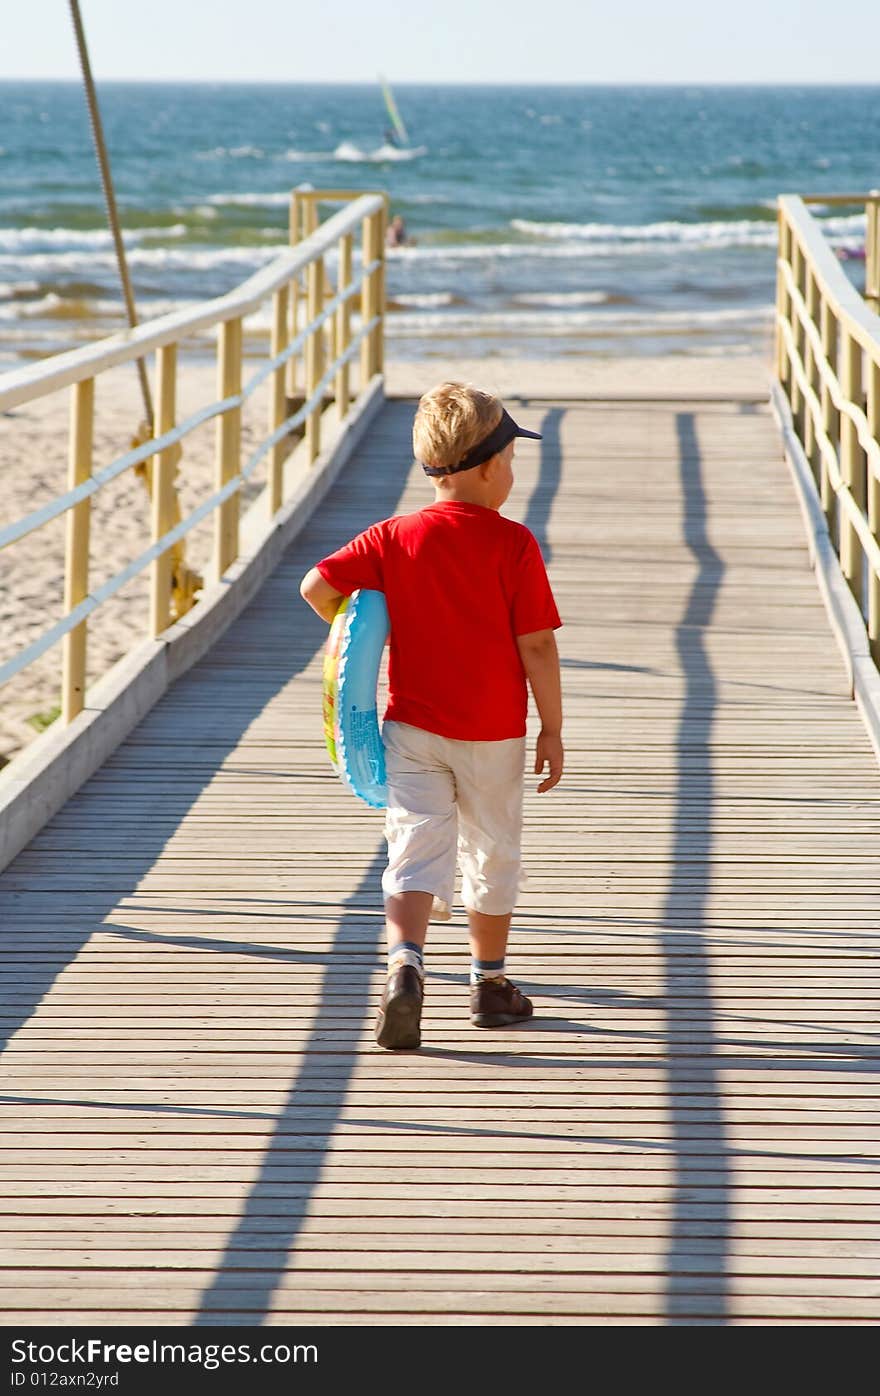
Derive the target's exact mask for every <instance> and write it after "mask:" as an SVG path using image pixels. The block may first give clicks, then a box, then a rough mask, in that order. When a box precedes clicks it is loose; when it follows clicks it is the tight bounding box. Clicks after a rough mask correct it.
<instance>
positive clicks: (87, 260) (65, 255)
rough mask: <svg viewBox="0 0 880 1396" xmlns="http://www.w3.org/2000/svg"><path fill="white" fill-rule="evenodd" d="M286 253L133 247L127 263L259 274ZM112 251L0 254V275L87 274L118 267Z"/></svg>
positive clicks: (257, 249) (276, 249) (269, 248)
mask: <svg viewBox="0 0 880 1396" xmlns="http://www.w3.org/2000/svg"><path fill="white" fill-rule="evenodd" d="M283 250H284V247H283V246H282V245H281V244H277V245H275V246H269V245H267V246H265V247H205V246H203V245H200V244H195V243H191V244H190V245H189V246H187V247H134V248H132V250H131V252H130V254H129V257H128V263H129V265H130V266H132V267H170V268H175V269H176V268H180V269H181V270H184V271H204V270H211V269H212V268H216V267H225V266H230V267H235V268H244V270H245V272H247V271H256V270H257V269H258V267H263V266H265V265H266V263H267V262H271V261H272V260H273V259H274V258H275V257H277V256H278V255H279V253H280V252H282V251H283ZM115 266H116V258H115V256H114V254H113V253H112V252H103V251H100V252H92V253H90V254H88V255H86V254H85V253H83V252H55V253H49V252H37V253H33V254H31V255H29V256H10V255H3V254H2V253H0V275H13V274H14V273H15V272H21V271H27V272H31V273H36V274H39V275H40V276H41V277H42V279H43V280H44V281H45V280H50V279H51V278H52V276H53V275H55V274H58V273H65V274H67V275H73V274H77V273H78V274H83V275H87V274H89V273H91V272H94V271H96V270H98V269H99V268H105V267H109V268H115Z"/></svg>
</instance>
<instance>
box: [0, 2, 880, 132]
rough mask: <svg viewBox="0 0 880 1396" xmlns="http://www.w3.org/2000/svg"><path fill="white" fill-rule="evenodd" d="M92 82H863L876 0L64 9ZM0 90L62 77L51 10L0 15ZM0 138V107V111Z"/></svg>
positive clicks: (68, 34)
mask: <svg viewBox="0 0 880 1396" xmlns="http://www.w3.org/2000/svg"><path fill="white" fill-rule="evenodd" d="M80 8H81V12H82V15H83V21H84V24H85V29H86V35H87V38H88V41H89V47H90V51H91V55H92V66H93V69H94V72H95V76H96V78H97V79H98V80H99V81H100V79H102V78H104V79H112V78H116V79H131V78H145V79H153V80H173V79H189V80H197V81H243V82H244V81H247V82H365V83H372V82H375V81H376V77H377V74H378V73H380V72H382V73H385V74H386V75H387V76H388V78H389V79H390V81H391V82H392V83H406V82H418V83H424V82H443V83H449V82H463V83H471V82H483V83H485V82H512V83H526V82H533V83H559V82H565V83H583V84H589V83H676V82H679V83H703V84H708V83H762V82H782V83H797V82H802V83H876V82H877V80H878V68H877V54H878V52H880V3H878V0H847V2H846V4H844V5H837V4H832V3H830V0H736V3H734V4H726V5H722V4H719V3H718V0H605V3H602V4H599V3H596V0H409V3H408V4H407V2H406V0H317V2H316V0H311V3H309V2H308V0H139V3H138V2H137V0H80ZM0 16H2V21H3V24H2V34H3V42H2V45H0V78H76V77H77V76H78V74H79V69H78V66H77V59H76V50H75V48H74V43H73V35H72V29H71V25H70V19H69V7H68V2H67V0H22V3H13V0H0ZM0 126H2V108H0Z"/></svg>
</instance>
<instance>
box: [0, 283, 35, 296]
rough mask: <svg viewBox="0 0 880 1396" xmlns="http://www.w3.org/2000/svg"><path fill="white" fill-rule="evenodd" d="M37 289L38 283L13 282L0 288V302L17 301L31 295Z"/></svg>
mask: <svg viewBox="0 0 880 1396" xmlns="http://www.w3.org/2000/svg"><path fill="white" fill-rule="evenodd" d="M39 289H40V283H39V281H13V282H11V283H9V284H8V285H5V286H0V301H13V300H17V299H18V297H19V296H29V295H33V294H34V293H35V292H37V291H39Z"/></svg>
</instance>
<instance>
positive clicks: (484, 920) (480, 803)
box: [455, 738, 532, 1028]
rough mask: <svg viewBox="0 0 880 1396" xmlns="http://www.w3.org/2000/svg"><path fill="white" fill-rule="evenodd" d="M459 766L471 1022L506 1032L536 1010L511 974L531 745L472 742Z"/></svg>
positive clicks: (463, 890) (464, 751)
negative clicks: (509, 958)
mask: <svg viewBox="0 0 880 1396" xmlns="http://www.w3.org/2000/svg"><path fill="white" fill-rule="evenodd" d="M468 746H469V748H470V749H469V750H467V749H465V748H464V746H463V749H462V756H461V764H460V766H459V765H456V770H455V775H456V782H457V788H458V809H459V841H458V853H459V861H460V863H461V870H462V901H463V902H464V904H465V907H466V908H467V914H468V925H469V928H470V941H471V955H472V960H471V1021H472V1022H473V1023H474V1024H475V1025H476V1026H477V1027H483V1028H490V1027H502V1026H504V1025H505V1024H509V1023H516V1022H519V1021H521V1020H523V1019H525V1018H529V1017H531V1014H532V1005H531V1003H530V1002H529V1000H528V999H527V998H526V997H525V995H524V994H522V993H520V991H519V989H517V988H516V986H515V985H514V984H511V982H510V980H509V979H508V978H507V976H506V974H505V957H506V953H507V939H508V935H509V933H510V921H511V916H512V911H510V910H508V908H512V907H513V906H514V904H515V902H516V899H517V894H518V892H519V883H520V877H521V867H520V834H521V829H522V795H523V767H524V763H525V741H524V740H523V739H519V738H516V739H513V740H508V741H499V742H474V743H469V744H468Z"/></svg>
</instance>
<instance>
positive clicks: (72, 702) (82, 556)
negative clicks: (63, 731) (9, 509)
mask: <svg viewBox="0 0 880 1396" xmlns="http://www.w3.org/2000/svg"><path fill="white" fill-rule="evenodd" d="M94 422H95V380H94V378H86V379H84V380H83V381H82V382H81V383H76V384H74V387H73V392H72V394H71V399H70V452H69V456H68V466H67V487H68V489H75V487H76V486H77V485H81V484H83V483H84V482H85V481H86V480H88V479H89V477H90V476H91V473H92V443H93V440H94ZM90 514H91V500H90V499H84V500H82V501H81V502H80V503H79V504H75V505H74V506H73V508H72V509H70V510H69V511H68V514H67V532H66V550H65V566H64V610H65V612H66V613H67V614H68V615H69V614H70V612H71V611H72V610H73V609H74V607H76V606H78V605H79V603H80V602H81V601H85V599H86V597H87V596H88V594H89V523H90ZM87 624H88V622H87V621H85V620H83V621H80V623H79V625H77V626H76V627H75V629H73V630H71V631H70V632H69V633H68V634H67V635H65V636H64V639H63V642H62V661H61V720H62V722H65V723H67V722H72V721H73V719H74V718H75V717H76V715H77V713H80V712H82V710H83V704H84V703H85V692H86V627H87Z"/></svg>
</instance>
